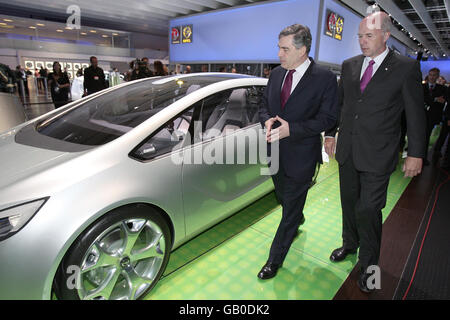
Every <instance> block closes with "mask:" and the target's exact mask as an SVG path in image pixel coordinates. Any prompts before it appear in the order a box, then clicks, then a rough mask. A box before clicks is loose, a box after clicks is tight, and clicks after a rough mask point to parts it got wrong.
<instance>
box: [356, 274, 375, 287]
mask: <svg viewBox="0 0 450 320" xmlns="http://www.w3.org/2000/svg"><path fill="white" fill-rule="evenodd" d="M369 276H370V274H367V273H365V272H364V270H362V269H361V271H360V273H359V277H358V282H357V284H358V288H359V290H361V291H362V292H364V293H371V292H373V291H375V289H369V288H368V287H367V279H368V278H369Z"/></svg>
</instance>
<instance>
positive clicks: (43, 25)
mask: <svg viewBox="0 0 450 320" xmlns="http://www.w3.org/2000/svg"><path fill="white" fill-rule="evenodd" d="M36 25H37V26H39V27H45V24H43V23H36Z"/></svg>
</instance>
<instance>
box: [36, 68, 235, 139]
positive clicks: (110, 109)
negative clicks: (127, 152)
mask: <svg viewBox="0 0 450 320" xmlns="http://www.w3.org/2000/svg"><path fill="white" fill-rule="evenodd" d="M227 79H228V78H226V77H219V76H217V77H216V76H214V77H213V76H208V77H206V76H195V77H194V76H193V77H187V78H181V79H176V78H174V77H172V78H167V79H164V78H162V79H161V78H158V79H156V80H150V79H149V80H145V81H141V82H137V83H135V84H132V85H128V86H124V87H122V88H118V89H116V90H113V91H111V92H108V93H106V94H103V95H100V96H98V97H96V98H94V99H92V100H90V101H86V102H84V103H83V102H82V103H81V104H80V105H79V106H77V107H76V108H74V109H71V110H69V111H66V110H63V111H62V112H60V113H57V114H56V115H55V114H52V115H51V116H49V117H48V118H46V119H44V120H43V121H41V122H40V123H39V124H38V125H37V131H38V132H39V133H40V134H42V135H45V136H48V137H51V138H55V139H58V140H62V141H67V142H71V143H76V144H81V145H89V146H96V145H102V144H105V143H107V142H110V141H112V140H114V139H116V138H117V137H120V136H121V135H123V134H125V133H127V132H128V131H130V130H132V129H133V128H135V127H136V126H138V125H139V124H141V123H142V122H144V121H145V120H147V119H148V118H150V117H151V116H153V115H154V114H156V113H158V112H159V111H161V110H162V109H164V108H166V107H167V106H169V105H171V104H172V103H174V102H175V101H177V100H178V99H181V98H183V97H184V96H186V95H187V94H189V93H191V92H193V91H195V90H198V89H199V88H201V87H204V86H207V85H209V84H212V83H215V82H219V81H223V80H227Z"/></svg>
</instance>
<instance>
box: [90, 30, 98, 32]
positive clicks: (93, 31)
mask: <svg viewBox="0 0 450 320" xmlns="http://www.w3.org/2000/svg"><path fill="white" fill-rule="evenodd" d="M89 32H92V33H97V31H95V30H89Z"/></svg>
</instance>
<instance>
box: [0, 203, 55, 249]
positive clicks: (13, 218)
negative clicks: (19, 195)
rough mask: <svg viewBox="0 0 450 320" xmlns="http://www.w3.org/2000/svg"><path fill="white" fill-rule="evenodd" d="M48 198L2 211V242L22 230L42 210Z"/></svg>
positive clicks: (0, 223)
mask: <svg viewBox="0 0 450 320" xmlns="http://www.w3.org/2000/svg"><path fill="white" fill-rule="evenodd" d="M47 199H48V198H44V199H39V200H34V201H30V202H26V203H22V204H19V205H16V206H13V207H10V208H7V209H3V210H1V211H0V241H2V240H5V239H6V238H9V237H11V236H12V235H13V234H15V233H17V232H19V231H20V229H22V228H23V227H24V226H25V225H26V224H27V223H28V221H30V220H31V218H33V216H34V215H35V214H36V213H37V212H38V211H39V209H41V208H42V206H43V205H44V203H45V202H46V201H47Z"/></svg>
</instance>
